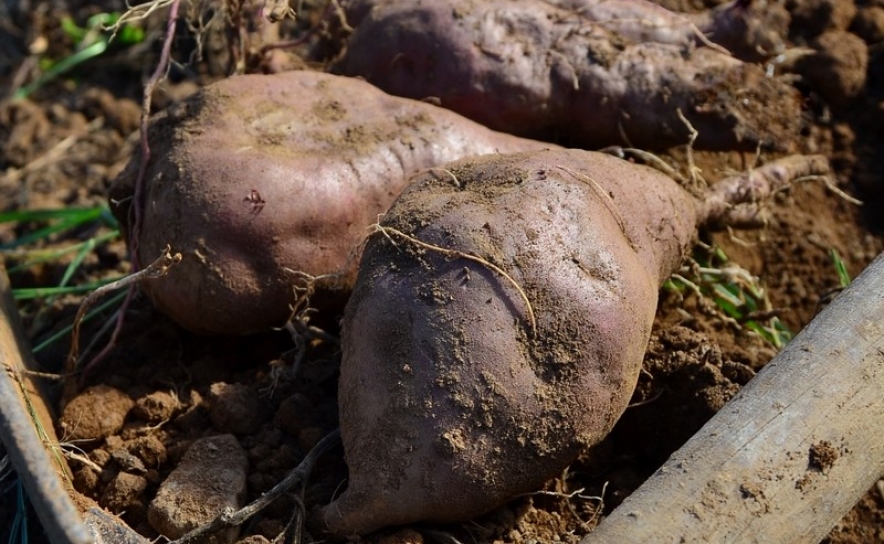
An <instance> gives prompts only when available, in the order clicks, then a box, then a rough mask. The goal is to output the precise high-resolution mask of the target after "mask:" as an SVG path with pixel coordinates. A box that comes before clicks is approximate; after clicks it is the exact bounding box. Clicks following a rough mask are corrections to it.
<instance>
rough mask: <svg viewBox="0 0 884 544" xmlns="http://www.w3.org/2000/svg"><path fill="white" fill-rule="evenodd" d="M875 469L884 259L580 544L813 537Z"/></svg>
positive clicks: (883, 428) (882, 410)
mask: <svg viewBox="0 0 884 544" xmlns="http://www.w3.org/2000/svg"><path fill="white" fill-rule="evenodd" d="M882 474H884V255H881V256H879V257H878V258H877V259H876V260H875V261H874V262H873V263H872V264H871V265H870V266H869V267H868V268H867V269H866V270H865V271H864V272H863V273H862V274H861V275H860V276H859V277H858V278H857V279H856V280H855V281H854V282H853V284H851V285H850V286H849V287H848V288H847V289H846V290H845V291H844V292H842V293H841V294H840V295H839V296H838V297H837V299H836V300H835V301H834V302H833V303H832V304H831V305H830V306H829V307H828V308H826V309H825V310H824V311H823V312H821V313H820V314H819V315H818V316H817V317H816V318H815V319H814V320H813V321H812V322H811V323H810V324H809V325H808V326H807V327H806V328H805V329H804V330H803V331H802V332H801V333H800V334H799V335H798V336H797V337H796V338H795V339H794V340H793V341H792V342H791V343H789V344H788V345H787V346H786V348H785V349H784V350H783V351H782V352H781V353H780V354H779V355H777V356H776V357H775V358H774V359H773V360H772V361H771V362H770V363H769V364H768V365H767V366H766V367H765V368H764V369H763V370H762V371H761V372H759V373H758V375H757V376H756V377H755V378H754V379H753V380H752V381H751V382H750V383H749V384H747V386H746V387H744V388H743V390H742V391H740V393H739V394H738V395H737V396H736V397H734V399H732V400H731V402H729V403H728V404H727V405H726V406H725V407H724V408H723V409H722V410H721V411H720V412H719V413H718V414H716V415H715V416H714V417H713V418H712V419H711V420H710V421H709V422H708V423H707V424H706V425H705V426H704V427H703V428H702V429H701V430H700V431H699V432H698V433H697V434H696V435H695V436H694V437H692V438H691V439H690V440H689V441H688V442H687V443H686V444H685V445H684V446H683V447H682V448H681V449H679V450H678V451H676V452H675V453H674V454H673V455H672V456H671V457H670V458H669V460H668V461H667V462H666V463H665V464H664V465H663V467H662V468H660V469H659V470H658V471H657V472H656V473H655V474H654V475H653V476H652V477H651V478H649V479H648V480H647V481H646V482H645V483H644V484H643V485H642V486H641V487H640V488H639V489H638V490H637V491H636V492H635V493H633V494H632V495H631V496H630V497H628V498H627V499H626V500H625V501H624V502H623V504H621V505H620V507H618V508H617V509H616V510H615V511H614V512H612V514H611V515H610V516H609V517H608V518H607V519H606V520H604V521H603V522H602V523H601V524H600V525H599V526H598V527H597V528H596V530H595V531H594V532H593V533H591V534H590V535H588V536H586V537H585V538H584V539H583V540H582V541H581V544H600V543H611V542H616V543H618V544H619V543H625V544H629V543H636V544H638V543H641V544H646V543H657V542H660V543H673V542H683V543H692V542H765V543H783V544H785V543H795V544H798V543H801V544H805V543H808V542H818V541H819V540H820V539H822V538H823V537H824V536H825V535H826V534H827V533H828V532H829V531H830V530H831V528H832V527H833V526H834V525H835V524H836V523H837V522H838V521H839V520H840V519H841V518H842V517H843V516H844V515H845V514H846V513H847V512H848V511H849V510H850V509H851V508H852V507H853V506H854V504H856V502H857V501H858V500H859V499H860V497H861V496H862V495H863V494H864V493H865V492H866V491H867V490H868V489H869V488H870V487H871V486H872V485H873V484H874V483H875V481H876V480H877V479H878V478H880V477H881V475H882Z"/></svg>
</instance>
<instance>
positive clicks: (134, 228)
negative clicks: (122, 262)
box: [68, 0, 181, 374]
mask: <svg viewBox="0 0 884 544" xmlns="http://www.w3.org/2000/svg"><path fill="white" fill-rule="evenodd" d="M155 5H156V4H152V6H155ZM180 5H181V0H172V2H171V6H170V8H169V22H168V24H167V26H166V36H165V39H164V40H163V49H162V51H161V53H160V61H159V63H158V64H157V67H156V69H155V70H154V72H153V74H152V75H151V77H150V79H149V80H147V84H145V86H144V100H143V101H142V104H141V125H140V133H141V134H140V136H141V163H140V164H139V165H138V177H137V178H136V181H135V194H134V197H133V202H132V210H133V213H134V216H133V221H132V225H131V232H130V233H129V255H130V259H131V260H132V272H133V273H137V272H138V270H139V269H140V268H141V263H140V262H139V261H138V237H139V235H140V234H141V216H142V200H143V193H144V176H145V173H146V172H147V164H148V162H149V161H150V146H149V145H148V141H147V126H148V121H149V119H150V104H151V101H152V99H153V90H154V87H156V86H157V84H158V83H159V82H160V81H161V80H162V79H163V78H164V77H165V76H166V71H167V70H168V68H169V58H170V54H171V50H172V42H173V38H174V37H175V28H176V26H177V21H178V7H179V6H180ZM153 9H155V8H154V7H151V8H150V10H149V11H148V13H147V14H149V12H150V11H152V10H153ZM147 14H145V15H144V16H145V17H146V16H147ZM124 17H125V16H124ZM121 21H122V18H121ZM179 259H180V256H179ZM135 285H136V283H134V282H133V283H131V284H130V287H129V291H128V292H127V293H126V298H125V299H123V303H122V304H121V305H120V310H119V313H118V314H117V320H116V325H115V326H114V332H113V333H112V334H111V337H110V340H108V342H107V344H105V346H104V348H102V350H101V351H100V352H98V354H97V355H96V356H95V357H93V358H92V360H91V361H89V364H87V365H86V368H85V369H84V371H88V370H89V369H91V368H94V367H95V365H97V364H98V363H99V362H101V361H102V360H103V359H104V358H105V357H106V356H107V354H108V353H110V351H111V350H112V349H113V348H114V346H115V345H116V343H117V338H118V337H119V336H120V331H122V330H123V323H124V322H125V319H126V310H128V309H129V304H130V303H131V302H132V299H133V298H134V296H135ZM105 287H106V286H105ZM84 302H85V301H84ZM81 309H82V306H81ZM78 315H79V314H78ZM78 332H79V331H78V330H77V328H76V327H75V329H74V331H73V340H72V342H71V349H72V350H73V347H74V344H75V342H78ZM75 364H76V357H75V358H74V360H73V361H70V360H69V361H68V366H70V367H73V366H74V365H75ZM71 370H72V368H71ZM84 374H85V372H84Z"/></svg>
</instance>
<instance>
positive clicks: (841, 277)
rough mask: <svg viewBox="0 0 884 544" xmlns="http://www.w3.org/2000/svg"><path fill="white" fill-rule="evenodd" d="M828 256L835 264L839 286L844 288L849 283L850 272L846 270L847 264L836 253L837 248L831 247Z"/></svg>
mask: <svg viewBox="0 0 884 544" xmlns="http://www.w3.org/2000/svg"><path fill="white" fill-rule="evenodd" d="M829 257H830V258H831V259H832V263H833V264H834V265H835V272H837V273H838V282H839V283H840V285H841V288H842V289H844V288H845V287H847V286H848V285H850V281H851V280H850V273H849V272H847V265H846V264H844V261H843V260H842V259H841V255H840V254H839V253H838V250H837V249H835V248H832V249H830V250H829Z"/></svg>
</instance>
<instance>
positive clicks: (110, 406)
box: [60, 385, 135, 440]
mask: <svg viewBox="0 0 884 544" xmlns="http://www.w3.org/2000/svg"><path fill="white" fill-rule="evenodd" d="M134 404H135V403H134V402H133V401H132V399H131V398H129V396H128V395H127V394H126V393H124V392H122V391H120V390H119V389H115V388H113V387H110V386H107V385H96V386H93V387H90V388H88V389H86V390H85V391H83V392H82V393H80V394H79V395H77V396H76V397H75V398H74V399H73V400H71V402H69V403H68V405H67V406H65V407H64V410H63V411H62V414H61V423H60V425H61V433H60V434H61V435H62V436H65V437H66V438H67V439H69V440H90V439H95V438H105V437H108V436H111V435H112V434H115V433H117V432H118V431H119V430H120V429H122V428H123V423H124V421H125V420H126V415H127V414H128V413H129V410H131V409H132V406H134Z"/></svg>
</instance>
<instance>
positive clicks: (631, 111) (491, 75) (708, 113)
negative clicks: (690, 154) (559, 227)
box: [336, 0, 801, 150]
mask: <svg viewBox="0 0 884 544" xmlns="http://www.w3.org/2000/svg"><path fill="white" fill-rule="evenodd" d="M751 4H752V2H747V1H742V0H741V1H738V2H735V3H734V4H732V5H728V6H726V7H725V8H722V9H720V10H718V11H715V12H710V13H706V14H702V15H701V16H697V17H695V18H694V19H696V20H689V19H687V18H685V17H683V16H680V15H677V14H674V13H672V12H669V11H667V10H665V9H663V8H661V7H659V6H656V5H654V4H652V3H650V2H647V1H645V0H605V1H600V0H555V1H548V0H519V1H513V0H490V1H483V2H464V1H462V0H439V1H434V2H413V1H411V0H361V1H360V0H357V1H354V2H351V3H350V4H349V6H350V13H351V15H352V19H353V21H354V23H353V24H354V25H355V26H356V31H355V33H354V35H353V36H352V37H351V39H350V41H349V43H348V45H347V49H346V51H345V54H344V56H343V58H342V59H341V60H340V62H339V63H338V65H337V67H336V70H338V71H339V72H340V73H343V74H346V75H353V76H361V77H364V78H366V79H367V80H368V81H370V82H371V83H373V84H375V85H377V86H378V87H380V88H381V89H383V90H385V91H387V92H389V93H391V94H395V95H399V96H407V97H412V98H425V97H435V98H436V99H438V100H439V102H440V103H441V105H442V106H443V107H445V108H448V109H451V110H454V111H456V112H458V113H461V114H463V115H465V116H466V117H469V118H471V119H474V120H476V121H479V122H480V123H482V124H484V125H486V126H489V127H491V128H494V129H496V130H501V131H505V132H510V133H513V134H519V135H523V136H530V137H535V138H541V139H554V140H557V141H561V142H564V143H567V144H568V145H571V146H576V147H583V148H599V147H604V146H608V145H615V144H619V145H623V144H631V145H634V146H636V147H641V148H645V149H661V148H665V147H668V146H671V145H676V144H683V143H686V142H687V140H688V138H689V129H688V128H687V126H686V123H685V122H684V121H683V120H682V119H680V117H679V115H678V111H679V110H681V112H682V113H683V114H684V116H685V117H687V119H688V120H689V121H690V122H691V124H693V126H694V127H695V128H696V129H697V130H698V131H699V138H698V139H697V142H696V145H697V146H698V147H705V148H709V149H735V148H742V149H750V150H754V149H755V148H756V147H757V146H758V145H759V144H764V145H770V146H775V147H788V146H789V144H790V143H792V142H793V141H794V138H795V137H796V136H797V133H798V130H799V128H800V117H801V109H800V97H799V95H798V93H797V92H796V91H795V90H794V89H793V88H792V87H791V86H790V85H789V84H788V83H787V82H785V81H783V80H781V79H780V78H773V77H768V76H767V75H766V74H765V71H764V69H763V68H762V67H761V66H758V65H755V64H750V63H746V62H742V61H741V60H739V59H738V58H736V57H734V56H732V55H730V54H728V52H726V51H725V50H724V49H723V48H722V47H721V46H716V45H713V44H711V42H710V41H709V38H705V37H703V38H701V37H702V36H704V35H703V31H706V32H708V33H709V35H710V38H712V39H715V38H719V39H720V40H721V41H722V42H724V43H725V45H726V46H728V47H731V48H733V49H734V50H736V51H748V52H751V53H754V55H755V56H756V57H757V56H759V55H760V54H761V52H764V51H769V52H770V53H775V52H776V51H778V50H779V49H781V48H782V43H781V42H780V41H779V37H780V36H781V33H785V29H786V27H787V24H788V15H787V14H786V13H785V11H784V10H783V9H782V6H780V7H779V9H774V7H771V8H770V9H761V8H752V7H751ZM750 9H752V10H754V11H752V12H751V13H749V11H750ZM750 15H751V16H756V15H760V16H761V17H762V18H761V19H760V20H761V22H759V21H758V20H755V19H753V18H752V17H751V16H750ZM698 25H699V26H698ZM701 27H702V28H701ZM698 42H699V44H698Z"/></svg>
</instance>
